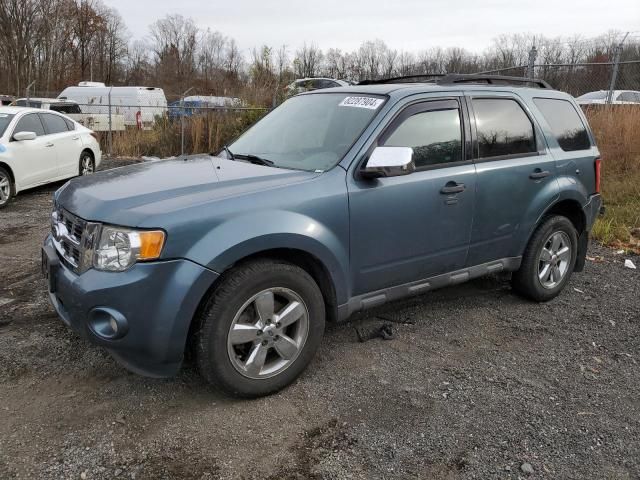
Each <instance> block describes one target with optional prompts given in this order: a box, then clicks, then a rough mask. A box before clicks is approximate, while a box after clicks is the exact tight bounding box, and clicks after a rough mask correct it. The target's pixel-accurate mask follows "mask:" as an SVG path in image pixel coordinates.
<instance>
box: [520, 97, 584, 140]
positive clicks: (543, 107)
mask: <svg viewBox="0 0 640 480" xmlns="http://www.w3.org/2000/svg"><path fill="white" fill-rule="evenodd" d="M533 102H534V103H535V104H536V106H537V107H538V109H540V111H541V112H542V115H543V116H544V118H545V120H546V121H547V123H548V124H549V126H550V127H551V131H552V132H553V135H554V136H555V137H556V140H558V144H559V145H560V148H562V150H564V151H565V152H573V151H575V150H588V149H589V148H591V140H590V139H589V134H588V133H587V129H586V128H585V126H584V123H582V120H581V119H580V116H579V115H578V112H576V109H575V108H574V106H573V105H572V104H571V102H568V101H567V100H561V99H555V98H553V99H552V98H534V99H533Z"/></svg>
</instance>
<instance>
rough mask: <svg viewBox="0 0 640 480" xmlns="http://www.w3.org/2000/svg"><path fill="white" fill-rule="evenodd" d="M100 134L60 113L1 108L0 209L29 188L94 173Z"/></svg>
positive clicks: (33, 109)
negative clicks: (97, 134)
mask: <svg viewBox="0 0 640 480" xmlns="http://www.w3.org/2000/svg"><path fill="white" fill-rule="evenodd" d="M101 160H102V152H101V151H100V144H99V143H98V139H97V136H96V134H95V133H94V132H93V131H91V130H89V129H88V128H85V127H83V126H82V125H80V124H79V123H78V122H75V121H73V120H71V119H70V118H68V117H65V116H64V115H61V114H59V113H56V112H52V111H47V110H39V109H36V108H22V107H0V208H2V207H4V206H5V205H7V203H9V200H11V197H13V196H14V195H16V194H17V193H18V192H21V191H22V190H25V189H27V188H32V187H36V186H38V185H43V184H45V183H50V182H55V181H58V180H64V179H66V178H71V177H75V176H77V175H87V174H90V173H93V172H94V171H95V169H96V168H97V167H98V166H99V165H100V161H101Z"/></svg>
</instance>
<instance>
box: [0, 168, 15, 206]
mask: <svg viewBox="0 0 640 480" xmlns="http://www.w3.org/2000/svg"><path fill="white" fill-rule="evenodd" d="M5 182H8V183H9V188H8V195H7V189H6V187H0V188H3V191H2V192H0V208H4V207H6V206H7V205H9V202H11V199H12V198H13V196H14V195H15V194H16V187H15V185H14V184H13V181H12V180H11V175H10V174H9V171H8V170H7V169H6V168H4V167H0V183H2V184H3V185H4V184H5ZM3 193H4V195H3ZM3 197H4V198H3Z"/></svg>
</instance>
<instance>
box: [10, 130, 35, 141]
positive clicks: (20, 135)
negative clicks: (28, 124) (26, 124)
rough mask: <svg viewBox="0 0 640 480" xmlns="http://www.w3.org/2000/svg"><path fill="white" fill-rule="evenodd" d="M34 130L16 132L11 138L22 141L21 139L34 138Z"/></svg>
mask: <svg viewBox="0 0 640 480" xmlns="http://www.w3.org/2000/svg"><path fill="white" fill-rule="evenodd" d="M36 137H37V135H36V132H18V133H15V134H14V135H13V139H14V140H16V141H18V142H22V141H23V140H35V139H36Z"/></svg>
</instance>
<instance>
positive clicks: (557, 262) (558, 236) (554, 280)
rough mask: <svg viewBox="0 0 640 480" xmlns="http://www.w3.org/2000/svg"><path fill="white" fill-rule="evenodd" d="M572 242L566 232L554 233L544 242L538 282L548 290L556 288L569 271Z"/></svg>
mask: <svg viewBox="0 0 640 480" xmlns="http://www.w3.org/2000/svg"><path fill="white" fill-rule="evenodd" d="M570 262H571V240H570V239H569V235H567V234H566V233H565V232H562V231H557V232H553V233H552V234H551V235H549V237H548V238H547V240H546V241H545V242H544V246H543V247H542V251H541V252H540V257H539V259H538V280H539V281H540V284H541V285H542V286H543V287H544V288H547V289H551V288H555V287H557V286H558V284H560V282H561V281H562V280H563V279H564V277H565V276H566V274H567V272H568V271H569V263H570Z"/></svg>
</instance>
